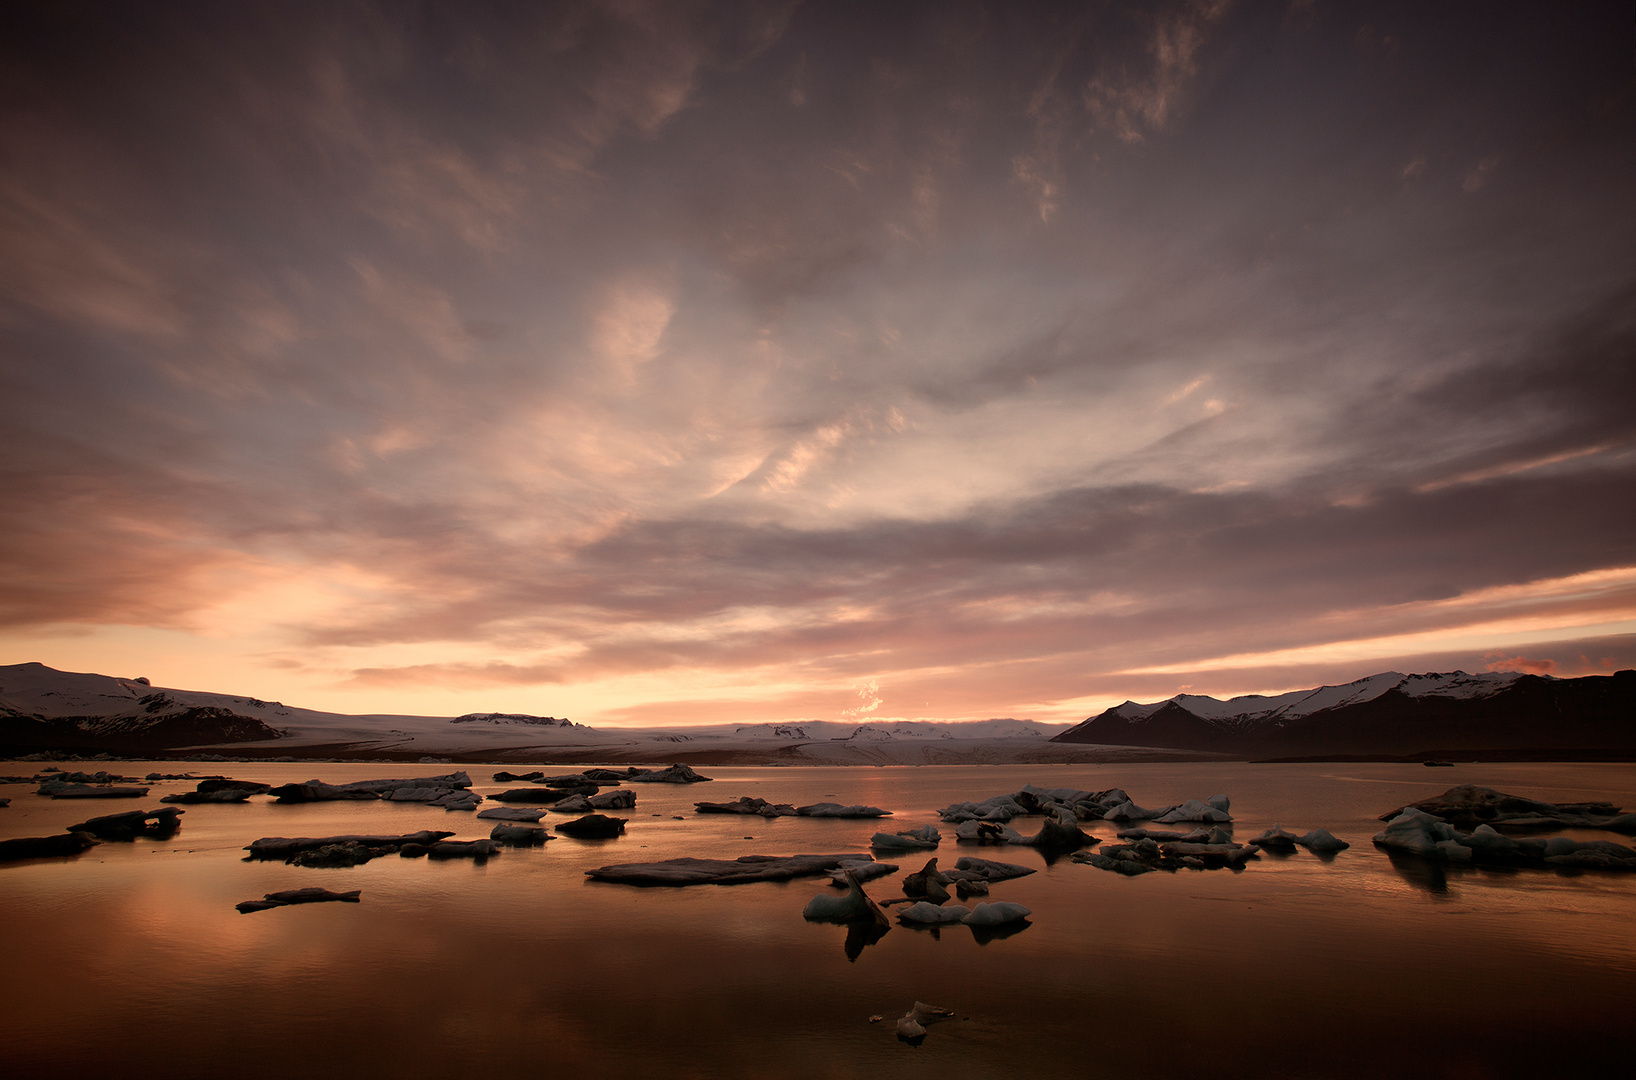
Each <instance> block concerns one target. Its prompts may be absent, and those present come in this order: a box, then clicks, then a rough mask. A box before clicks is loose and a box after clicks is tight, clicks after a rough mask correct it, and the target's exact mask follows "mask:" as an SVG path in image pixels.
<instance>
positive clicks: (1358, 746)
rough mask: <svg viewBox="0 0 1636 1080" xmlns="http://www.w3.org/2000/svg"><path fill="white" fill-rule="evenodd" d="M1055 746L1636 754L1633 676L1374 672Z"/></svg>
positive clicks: (1165, 709)
mask: <svg viewBox="0 0 1636 1080" xmlns="http://www.w3.org/2000/svg"><path fill="white" fill-rule="evenodd" d="M1052 741H1053V742H1058V743H1094V744H1097V745H1115V746H1143V747H1163V748H1167V749H1175V750H1198V751H1209V752H1214V753H1223V754H1231V755H1236V756H1244V757H1255V758H1262V759H1266V758H1296V757H1308V758H1321V757H1341V756H1345V757H1370V756H1378V757H1403V758H1414V757H1449V756H1458V755H1470V754H1482V753H1485V752H1487V753H1495V752H1501V753H1504V754H1506V755H1514V754H1517V753H1519V752H1526V751H1538V752H1540V753H1549V754H1558V753H1562V752H1570V751H1572V752H1578V751H1585V752H1597V753H1610V754H1611V753H1630V752H1636V670H1626V671H1620V672H1616V673H1614V674H1611V675H1587V676H1582V677H1580V678H1568V679H1565V678H1556V677H1554V676H1542V675H1529V674H1525V673H1522V672H1515V671H1510V672H1484V673H1479V674H1476V675H1471V674H1467V673H1466V672H1463V671H1454V672H1428V673H1424V674H1417V675H1406V674H1404V673H1402V672H1398V671H1386V672H1379V673H1377V674H1375V675H1370V676H1366V677H1365V678H1362V679H1357V680H1354V681H1353V682H1350V683H1344V684H1340V685H1337V686H1320V687H1315V688H1313V689H1311V690H1298V691H1291V692H1290V693H1287V694H1279V695H1273V696H1261V695H1246V696H1243V697H1237V698H1230V699H1228V700H1226V701H1222V700H1219V699H1217V698H1213V697H1207V696H1203V695H1193V694H1178V695H1176V696H1175V697H1172V698H1168V699H1166V700H1164V701H1158V702H1151V703H1147V704H1142V703H1138V702H1134V701H1126V702H1124V703H1122V704H1119V705H1115V706H1113V707H1112V708H1110V709H1105V710H1104V711H1103V712H1101V713H1099V714H1098V715H1096V716H1093V717H1089V718H1087V719H1086V720H1084V721H1082V722H1081V723H1079V724H1077V725H1075V726H1074V727H1072V728H1070V729H1068V730H1067V731H1065V732H1063V733H1062V734H1061V735H1058V736H1056V737H1055V738H1053V740H1052Z"/></svg>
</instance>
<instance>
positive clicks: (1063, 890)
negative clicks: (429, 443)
mask: <svg viewBox="0 0 1636 1080" xmlns="http://www.w3.org/2000/svg"><path fill="white" fill-rule="evenodd" d="M44 764H47V763H38V762H28V763H20V762H19V763H0V773H6V774H11V775H29V774H32V773H33V772H35V771H37V770H39V769H40V768H42V767H43V765H44ZM66 767H68V768H81V769H85V768H108V769H109V770H110V771H116V772H121V773H123V774H125V775H127V776H141V775H143V774H144V773H146V772H148V771H160V772H182V771H185V770H192V771H194V772H196V773H198V774H200V775H206V774H213V773H220V774H224V775H228V776H233V777H235V778H238V779H246V780H259V781H262V782H267V783H273V784H279V783H286V782H292V781H300V780H307V779H311V778H315V777H316V778H321V779H324V780H326V781H329V782H331V783H341V782H347V781H352V780H362V779H370V778H375V777H384V776H416V775H430V774H433V773H438V772H446V771H448V768H449V767H447V766H418V767H413V766H411V767H405V766H403V765H401V764H398V765H383V764H359V763H354V762H348V763H312V762H307V763H300V764H289V763H268V764H257V763H253V762H252V763H209V764H197V763H195V764H185V765H184V764H181V763H176V762H163V763H147V762H117V763H108V764H106V765H104V764H101V763H99V764H97V765H94V766H88V765H86V764H84V763H73V764H68V765H66ZM464 768H466V770H467V771H468V772H469V773H470V774H471V776H472V779H473V789H474V790H476V791H477V792H479V793H490V792H493V791H497V790H501V789H502V788H503V787H504V786H506V785H498V784H494V783H492V782H490V780H489V777H490V775H491V774H492V773H493V772H494V771H496V770H497V769H501V768H505V769H509V770H511V771H513V772H517V771H522V769H521V768H520V767H519V766H518V765H516V764H515V763H511V764H507V765H500V766H494V767H488V766H465V767H464ZM546 771H547V773H548V774H549V773H553V772H566V771H570V768H568V767H546ZM701 771H702V772H704V773H705V774H706V775H709V776H713V777H715V782H713V783H710V784H694V785H667V784H639V785H632V787H634V789H635V790H636V793H637V805H636V808H635V809H634V810H631V811H625V812H622V813H621V814H620V815H619V816H621V817H627V818H629V820H630V824H629V826H628V829H627V832H626V834H625V835H624V836H622V837H620V838H618V839H615V840H604V841H581V840H575V839H571V838H567V837H562V838H559V839H555V840H552V841H550V842H549V843H547V844H546V845H545V846H544V847H541V848H533V849H526V848H522V849H507V850H506V851H505V852H504V853H503V854H501V855H499V856H497V857H495V858H493V859H490V860H489V861H487V862H486V863H482V864H474V863H472V862H470V861H467V860H451V861H447V862H428V861H427V860H425V859H403V858H398V857H396V856H388V857H384V858H378V859H375V860H373V861H371V862H369V863H367V864H364V865H361V866H356V867H350V868H345V869H318V868H303V867H295V866H286V865H284V864H282V863H279V862H245V861H243V856H244V854H245V853H244V851H243V850H242V849H243V847H244V845H245V844H248V843H249V842H250V841H252V840H254V839H257V838H258V837H263V836H326V835H336V834H346V833H406V832H411V831H414V830H419V829H452V830H454V831H455V833H456V838H458V839H469V838H473V837H478V836H487V835H488V831H489V828H490V826H491V825H492V824H493V823H492V822H489V821H479V820H476V819H475V818H474V817H473V815H472V814H471V813H469V812H460V811H445V810H442V809H437V808H432V807H427V806H424V805H420V804H413V803H388V802H330V803H309V804H297V805H277V804H273V803H272V802H270V801H269V800H267V799H266V798H265V797H256V798H253V799H252V800H251V801H250V802H249V803H248V804H243V805H235V804H226V805H210V804H206V805H197V806H188V807H186V808H185V809H186V811H187V813H186V814H185V815H184V816H183V818H182V828H181V830H180V832H178V833H177V834H176V835H175V836H174V837H172V838H170V839H168V840H163V841H153V840H146V839H139V840H137V841H134V842H129V843H117V842H109V843H104V844H102V845H100V846H98V847H95V848H93V849H91V850H90V851H88V852H86V853H85V854H83V855H80V856H78V857H76V858H68V859H48V860H37V861H30V862H24V863H17V864H13V865H8V866H0V925H4V926H5V927H6V934H5V936H6V939H7V948H6V950H5V953H6V955H7V964H6V967H7V972H8V976H9V978H8V983H9V990H8V993H7V995H6V997H7V1005H6V1008H5V1011H4V1014H3V1015H4V1020H3V1022H0V1038H3V1040H4V1042H3V1045H4V1046H5V1047H6V1060H7V1061H8V1064H9V1066H10V1067H11V1068H12V1069H14V1070H16V1071H17V1072H18V1073H19V1074H23V1073H30V1074H32V1073H36V1072H47V1071H48V1072H54V1073H61V1074H65V1075H79V1074H87V1073H90V1072H93V1071H99V1072H100V1071H106V1072H110V1073H117V1074H119V1075H122V1076H127V1077H148V1076H153V1077H177V1076H189V1075H202V1074H206V1073H223V1074H227V1075H235V1076H240V1077H252V1078H253V1077H263V1076H266V1077H282V1076H284V1075H286V1074H287V1073H289V1072H290V1071H291V1070H292V1069H300V1070H301V1071H303V1072H309V1073H316V1074H319V1075H355V1076H394V1077H454V1076H469V1075H498V1074H511V1073H514V1072H517V1071H519V1070H526V1071H527V1072H530V1073H533V1072H540V1073H547V1072H557V1071H564V1072H572V1073H574V1074H577V1075H586V1074H592V1073H594V1074H597V1075H611V1076H626V1077H646V1076H658V1075H664V1076H667V1077H692V1076H698V1077H759V1076H767V1075H774V1074H776V1075H779V1076H788V1077H814V1078H817V1077H845V1076H863V1075H869V1076H878V1075H887V1076H894V1077H896V1076H903V1077H921V1076H924V1077H934V1076H935V1077H940V1078H948V1077H995V1076H1031V1075H1049V1076H1076V1077H1078V1076H1085V1077H1100V1076H1106V1077H1203V1076H1211V1077H1268V1076H1314V1077H1318V1076H1323V1077H1342V1076H1345V1077H1352V1076H1356V1077H1365V1076H1369V1077H1373V1076H1380V1075H1387V1074H1390V1075H1394V1076H1428V1077H1429V1076H1436V1077H1447V1076H1484V1077H1486V1076H1524V1075H1526V1076H1552V1075H1573V1074H1577V1073H1582V1072H1584V1071H1588V1070H1590V1069H1593V1068H1597V1067H1602V1066H1608V1065H1611V1064H1612V1063H1614V1062H1619V1061H1623V1060H1626V1059H1627V1057H1628V1049H1627V1048H1628V1038H1629V1034H1630V1018H1629V1016H1630V1014H1629V1003H1630V1002H1631V1001H1633V1000H1636V934H1633V933H1632V932H1631V929H1630V928H1631V927H1632V926H1633V925H1636V875H1621V874H1614V873H1605V872H1594V871H1586V872H1563V871H1557V870H1540V869H1516V870H1493V869H1475V868H1442V867H1438V866H1436V865H1431V864H1427V863H1424V862H1421V861H1419V860H1416V859H1412V858H1401V857H1389V856H1388V855H1387V854H1386V853H1385V852H1383V851H1380V850H1378V849H1376V848H1375V847H1374V846H1373V845H1372V844H1371V843H1370V837H1371V836H1373V835H1374V833H1376V832H1378V831H1379V830H1380V829H1381V827H1382V825H1381V823H1380V822H1379V821H1377V820H1376V818H1377V817H1378V815H1380V814H1381V813H1383V812H1385V811H1387V810H1391V809H1394V808H1395V807H1397V806H1400V805H1403V804H1405V803H1408V802H1411V801H1415V800H1418V799H1422V798H1425V797H1428V796H1431V795H1435V794H1438V793H1440V792H1442V791H1443V790H1445V789H1446V788H1448V787H1450V786H1451V785H1453V784H1457V783H1474V784H1481V785H1484V786H1489V787H1494V788H1498V789H1499V790H1502V791H1507V792H1512V793H1515V794H1521V795H1527V796H1531V797H1535V798H1540V799H1547V800H1560V801H1591V800H1605V801H1609V802H1613V803H1616V804H1618V805H1621V806H1623V807H1625V808H1626V809H1630V808H1632V807H1636V765H1630V764H1555V763H1553V764H1527V763H1503V764H1459V765H1457V766H1456V767H1454V768H1451V769H1427V768H1424V767H1421V766H1418V765H1404V764H1353V763H1345V764H1297V765H1290V764H1279V765H1259V764H1247V763H1208V764H1110V765H1071V766H1069V765H1059V766H946V767H933V766H927V767H918V768H916V767H887V768H824V767H813V768H804V767H788V768H732V767H718V768H702V769H701ZM1028 783H1033V784H1036V785H1039V786H1042V787H1074V788H1084V789H1092V790H1095V789H1103V788H1109V787H1123V788H1125V789H1126V790H1127V791H1129V793H1130V794H1131V796H1132V798H1133V799H1135V800H1136V801H1137V802H1138V803H1141V804H1143V805H1150V806H1151V805H1163V804H1166V803H1171V802H1180V801H1182V800H1183V799H1187V798H1203V797H1205V796H1208V795H1213V794H1216V793H1221V792H1225V793H1226V794H1228V795H1230V796H1232V799H1233V805H1232V810H1233V815H1234V817H1235V818H1236V823H1235V830H1234V836H1235V838H1236V839H1239V840H1243V839H1245V838H1248V837H1250V836H1254V835H1256V834H1257V833H1259V832H1261V831H1262V830H1264V829H1266V828H1270V827H1271V826H1272V825H1273V824H1274V823H1278V824H1281V825H1283V826H1284V827H1285V828H1286V829H1290V830H1293V831H1296V832H1304V831H1306V830H1308V829H1313V828H1326V829H1329V830H1330V831H1331V832H1333V833H1335V834H1336V835H1337V836H1339V837H1340V838H1341V839H1343V840H1347V841H1349V842H1351V844H1352V847H1351V848H1350V849H1349V850H1347V851H1343V852H1340V853H1339V854H1338V855H1336V856H1335V857H1334V858H1333V859H1332V860H1327V861H1326V860H1322V859H1319V858H1317V857H1315V856H1313V855H1311V854H1309V853H1307V852H1305V851H1301V852H1299V853H1297V854H1294V855H1290V856H1273V855H1263V856H1261V857H1260V858H1259V859H1257V860H1252V861H1251V862H1250V864H1249V865H1248V867H1247V868H1246V869H1244V870H1243V871H1242V872H1233V871H1228V870H1217V871H1207V872H1200V871H1182V872H1179V873H1175V874H1169V873H1153V874H1146V875H1143V876H1141V877H1135V878H1126V877H1122V876H1120V875H1117V874H1112V873H1107V872H1104V871H1101V870H1097V869H1095V868H1093V867H1090V866H1086V865H1081V864H1076V863H1074V862H1072V861H1070V860H1069V859H1067V858H1062V859H1058V860H1056V861H1054V862H1052V861H1048V860H1047V859H1046V858H1044V857H1043V856H1042V855H1041V854H1040V853H1038V852H1036V851H1034V850H1032V849H1028V848H1018V847H1005V848H996V847H978V846H975V845H967V844H957V843H955V841H954V840H953V837H952V827H949V826H942V831H943V835H944V840H943V843H942V845H941V847H940V848H939V849H938V850H937V851H936V852H930V853H918V852H916V853H910V854H904V855H901V856H898V857H896V858H894V859H893V860H892V861H896V862H897V863H899V865H900V866H901V867H902V871H901V872H900V873H898V874H895V875H892V876H890V877H886V878H882V879H879V880H876V881H873V882H870V883H869V885H868V886H867V888H868V891H869V893H870V895H871V896H873V897H875V898H876V899H877V900H885V899H889V898H892V897H894V896H898V895H901V890H900V883H901V880H902V877H903V875H904V874H907V873H908V872H910V871H913V870H918V869H919V868H920V866H921V865H922V863H923V862H924V861H925V858H926V857H927V856H928V855H930V854H935V855H937V856H938V857H939V860H940V865H942V866H943V867H944V868H948V867H950V866H952V865H953V863H954V861H955V859H956V858H958V857H959V856H960V855H973V856H977V857H983V858H991V859H999V860H1003V861H1006V862H1014V863H1020V864H1022V865H1025V866H1029V867H1033V868H1035V869H1036V870H1037V871H1038V872H1037V873H1034V874H1032V875H1029V876H1027V877H1023V878H1018V879H1015V880H1012V881H1006V882H1002V883H998V884H995V885H994V886H993V888H992V893H991V895H990V896H989V897H988V899H990V900H1004V901H1012V902H1016V903H1021V904H1024V905H1026V906H1027V907H1029V908H1030V909H1032V912H1033V915H1032V917H1031V919H1030V921H1029V924H1028V925H1027V926H1026V927H1024V928H1022V929H1021V930H1020V931H1016V932H1013V933H1010V934H1009V936H995V937H990V936H987V935H984V936H978V935H976V934H974V933H973V932H972V930H971V929H970V928H968V927H964V926H960V925H953V926H944V927H942V928H940V929H939V930H938V931H936V932H933V931H931V930H920V929H913V928H910V927H907V926H900V925H897V924H896V921H895V919H894V923H893V927H892V929H891V930H890V931H889V932H888V933H887V934H886V935H885V936H884V937H882V938H881V939H880V940H879V941H877V942H875V943H874V944H871V945H867V946H865V947H864V948H862V951H861V952H858V953H857V955H856V957H855V959H853V958H849V956H848V950H847V948H846V946H847V941H846V938H847V929H846V927H844V926H836V925H828V924H823V923H809V922H807V921H805V920H803V919H802V917H801V910H802V908H803V907H804V906H805V905H806V903H807V901H808V900H810V899H811V898H812V897H813V896H814V895H816V894H818V893H820V892H828V891H831V890H830V888H829V886H828V885H827V884H826V883H825V879H822V878H815V879H804V880H797V881H792V882H784V883H759V884H749V885H738V886H731V887H717V886H702V887H692V888H686V889H678V888H634V887H630V886H625V885H618V884H608V883H599V882H592V881H588V880H587V879H586V877H585V873H584V872H585V871H586V870H587V869H590V868H593V867H597V866H602V865H606V864H609V863H622V862H648V861H657V860H661V859H667V858H675V857H680V856H699V857H710V858H733V857H737V856H739V855H745V854H775V855H788V854H798V853H831V852H837V853H838V852H867V851H868V850H869V848H868V842H869V837H870V836H871V835H872V834H873V833H875V832H876V831H878V830H881V829H885V830H886V831H896V830H900V829H910V828H915V827H918V826H921V825H924V824H927V823H931V822H935V821H936V820H937V819H936V813H935V811H936V809H937V808H939V807H942V806H945V805H948V804H950V803H954V802H958V801H963V800H967V799H982V798H986V797H988V796H990V795H997V794H1002V793H1008V792H1012V791H1016V790H1017V789H1019V788H1021V787H1022V786H1023V785H1024V784H1028ZM191 787H192V784H191V783H189V782H185V781H168V782H159V783H155V784H154V785H153V790H152V791H151V792H150V797H149V798H147V799H141V800H129V801H127V800H119V801H116V802H104V801H100V800H99V801H54V800H50V799H47V798H43V797H39V796H36V795H34V794H32V792H33V785H19V784H12V785H6V786H5V787H4V788H0V797H4V796H10V797H11V800H12V801H11V805H10V806H9V807H7V808H4V809H0V838H10V837H16V836H37V835H44V834H48V833H54V832H60V831H61V830H62V829H63V828H64V827H65V826H67V825H68V824H71V823H73V822H77V821H81V820H84V819H86V818H89V817H92V816H95V815H99V814H104V813H112V812H118V811H123V810H128V809H138V808H140V809H152V808H154V807H157V806H158V805H160V804H159V802H158V798H159V797H160V796H162V795H164V794H168V793H171V792H180V791H184V790H189V789H191ZM740 795H753V796H760V797H763V798H766V799H768V800H770V801H772V802H789V803H795V804H804V803H811V802H820V801H833V802H841V803H868V804H874V805H878V806H882V807H885V808H887V809H889V810H892V811H894V816H893V817H891V818H887V819H883V820H833V819H812V818H787V817H786V818H774V819H762V818H758V817H728V816H705V815H697V814H695V813H693V803H694V802H696V801H699V800H705V799H708V800H712V801H721V800H728V799H734V798H737V797H738V796H740ZM484 805H485V807H487V806H491V805H499V804H496V803H485V804H484ZM677 817H680V818H681V820H676V818H677ZM562 820H565V818H564V817H563V816H561V815H554V814H548V815H547V816H546V820H545V821H544V822H542V824H554V823H556V822H559V821H562ZM1037 820H1038V819H1024V820H1022V821H1019V822H1018V825H1019V826H1021V827H1022V828H1021V831H1023V832H1025V833H1026V832H1031V831H1033V828H1032V827H1031V826H1030V825H1029V824H1028V822H1030V821H1037ZM1086 828H1087V829H1088V831H1091V832H1093V833H1094V834H1095V835H1096V836H1097V837H1099V838H1100V839H1103V840H1112V839H1113V834H1114V832H1115V831H1116V830H1117V826H1115V825H1114V823H1112V822H1105V823H1099V824H1096V825H1094V826H1093V825H1092V824H1087V825H1086ZM1567 835H1571V836H1574V837H1576V838H1579V839H1607V838H1608V837H1607V836H1606V834H1601V833H1590V832H1571V833H1568V834H1567ZM1613 839H1616V840H1625V839H1626V838H1620V837H1613ZM883 857H884V856H883ZM313 885H317V886H323V887H326V888H330V889H334V890H351V889H360V890H362V900H361V902H360V903H359V904H357V905H353V904H313V905H305V906H299V907H290V908H281V909H274V910H270V911H264V912H257V913H254V914H248V915H241V914H239V913H238V912H237V911H236V910H235V908H234V905H235V904H236V903H238V902H239V901H242V900H249V899H256V898H259V897H260V896H262V895H263V894H264V893H268V892H274V891H278V890H283V889H293V888H299V887H304V886H313ZM892 910H897V909H892ZM917 1000H919V1001H924V1002H929V1003H932V1004H935V1005H939V1006H943V1007H946V1008H948V1009H951V1010H953V1012H954V1014H955V1015H954V1017H952V1018H950V1019H948V1020H945V1021H943V1022H941V1023H937V1024H935V1025H932V1027H931V1028H930V1033H929V1036H928V1037H927V1039H926V1041H925V1042H924V1043H923V1044H922V1045H920V1046H918V1047H912V1046H908V1045H905V1044H903V1043H900V1042H899V1041H898V1040H897V1039H896V1037H895V1034H894V1029H893V1021H894V1019H895V1018H896V1017H897V1016H900V1015H902V1014H903V1013H904V1012H906V1011H907V1010H908V1009H909V1008H910V1006H911V1005H912V1004H913V1003H914V1002H915V1001H917ZM872 1016H879V1017H883V1018H884V1019H883V1020H881V1021H879V1022H873V1023H872V1022H871V1021H870V1018H871V1017H872Z"/></svg>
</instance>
